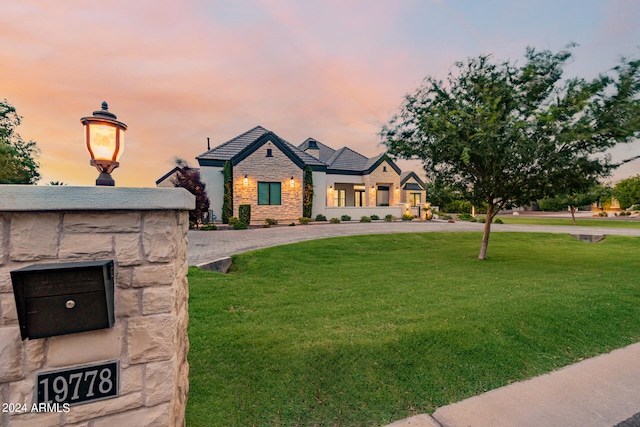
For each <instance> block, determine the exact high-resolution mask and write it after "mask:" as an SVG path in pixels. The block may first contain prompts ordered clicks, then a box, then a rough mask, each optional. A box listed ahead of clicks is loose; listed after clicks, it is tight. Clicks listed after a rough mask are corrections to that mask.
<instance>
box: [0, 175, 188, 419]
mask: <svg viewBox="0 0 640 427" xmlns="http://www.w3.org/2000/svg"><path fill="white" fill-rule="evenodd" d="M194 205H195V198H194V196H193V195H191V194H190V193H189V192H187V191H186V190H184V189H181V188H119V187H67V186H47V187H45V186H41V187H38V186H15V185H0V402H1V404H2V407H1V408H0V410H1V412H0V425H1V426H7V427H19V426H20V427H21V426H38V427H47V426H63V425H74V426H83V427H85V426H86V427H106V426H109V427H113V426H183V425H184V424H185V419H184V413H185V406H186V399H187V392H188V387H189V383H188V370H189V367H188V363H187V352H188V349H189V342H188V339H187V321H188V311H187V300H188V286H187V263H186V256H187V237H186V236H187V230H188V227H189V217H188V210H189V209H193V207H194ZM108 260H112V261H113V265H114V269H113V270H114V271H113V272H114V286H113V289H114V290H113V292H114V303H113V304H114V311H115V322H113V326H112V327H106V328H104V329H99V330H92V331H88V332H79V333H68V334H63V335H56V336H51V337H45V338H39V339H25V340H22V339H21V333H20V323H19V320H18V315H17V311H16V302H15V298H14V294H13V286H12V281H11V276H10V272H11V271H15V270H18V269H21V268H24V267H27V266H31V265H38V264H43V265H44V264H47V265H49V264H57V263H59V264H60V265H65V264H69V263H76V262H81V261H108ZM54 267H55V266H54ZM47 268H49V267H47ZM45 277H46V276H45ZM78 277H80V279H81V278H82V276H81V275H80V276H78ZM42 280H44V281H45V282H46V278H45V279H42ZM45 285H46V283H45ZM74 289H76V290H77V289H78V286H75V288H74ZM41 306H42V304H40V307H41ZM44 306H45V309H46V304H44ZM69 307H71V308H73V304H71V303H69ZM71 308H70V309H71ZM45 390H46V391H45ZM101 392H104V393H103V394H100V393H101ZM98 395H100V396H103V397H102V398H101V399H100V400H96V399H95V398H96V396H98ZM105 396H106V397H105ZM43 401H44V404H43ZM69 401H71V403H61V402H69Z"/></svg>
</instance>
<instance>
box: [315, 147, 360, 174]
mask: <svg viewBox="0 0 640 427" xmlns="http://www.w3.org/2000/svg"><path fill="white" fill-rule="evenodd" d="M368 161H369V159H368V158H366V157H365V156H363V155H362V154H360V153H356V152H355V151H353V150H352V149H351V148H347V147H342V148H341V149H339V150H338V151H336V152H335V153H333V155H332V156H331V157H330V158H329V159H328V160H327V161H326V164H327V168H329V169H335V170H343V171H353V172H362V171H364V170H365V169H366V166H367V162H368Z"/></svg>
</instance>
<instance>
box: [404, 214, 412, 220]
mask: <svg viewBox="0 0 640 427" xmlns="http://www.w3.org/2000/svg"><path fill="white" fill-rule="evenodd" d="M412 219H413V215H411V214H410V213H406V214H404V215H402V220H403V221H411V220H412Z"/></svg>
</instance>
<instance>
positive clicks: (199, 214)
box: [171, 159, 209, 228]
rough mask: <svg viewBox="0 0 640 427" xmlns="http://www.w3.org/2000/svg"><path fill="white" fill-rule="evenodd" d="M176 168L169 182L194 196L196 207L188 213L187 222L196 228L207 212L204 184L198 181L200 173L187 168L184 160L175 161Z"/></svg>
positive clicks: (207, 203)
mask: <svg viewBox="0 0 640 427" xmlns="http://www.w3.org/2000/svg"><path fill="white" fill-rule="evenodd" d="M176 166H177V167H178V169H177V170H176V174H175V176H174V177H173V178H172V179H171V182H172V184H173V185H174V186H175V187H182V188H184V189H186V190H187V191H189V192H190V193H191V194H193V195H194V196H196V206H195V208H194V209H193V210H190V211H189V222H190V223H193V225H194V226H195V227H196V228H198V227H199V224H200V223H202V220H203V216H204V214H205V212H208V211H209V197H208V196H207V192H206V191H205V184H204V183H203V182H202V180H201V179H200V171H199V170H198V169H195V168H191V167H189V165H188V164H187V162H185V161H184V160H182V159H177V160H176Z"/></svg>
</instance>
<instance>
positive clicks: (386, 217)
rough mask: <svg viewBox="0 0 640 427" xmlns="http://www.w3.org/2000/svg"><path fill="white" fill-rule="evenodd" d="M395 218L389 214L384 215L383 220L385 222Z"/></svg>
mask: <svg viewBox="0 0 640 427" xmlns="http://www.w3.org/2000/svg"><path fill="white" fill-rule="evenodd" d="M396 219H397V218H396V217H395V216H393V215H391V214H388V215H385V217H384V220H385V221H387V222H391V221H395V220H396Z"/></svg>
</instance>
